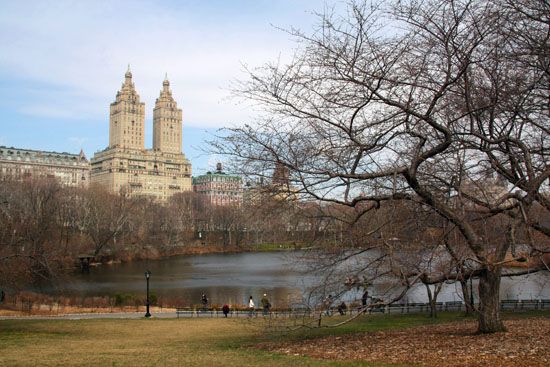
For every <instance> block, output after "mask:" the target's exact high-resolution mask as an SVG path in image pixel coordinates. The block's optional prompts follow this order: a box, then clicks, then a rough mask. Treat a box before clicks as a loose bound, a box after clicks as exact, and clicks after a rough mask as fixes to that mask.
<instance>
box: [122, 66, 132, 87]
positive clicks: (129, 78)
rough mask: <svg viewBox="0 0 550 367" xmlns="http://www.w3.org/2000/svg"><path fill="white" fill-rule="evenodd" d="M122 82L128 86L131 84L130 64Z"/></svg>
mask: <svg viewBox="0 0 550 367" xmlns="http://www.w3.org/2000/svg"><path fill="white" fill-rule="evenodd" d="M124 80H125V84H129V83H131V82H132V72H131V71H130V64H128V70H126V74H124Z"/></svg>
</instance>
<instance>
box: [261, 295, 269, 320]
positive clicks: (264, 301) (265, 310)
mask: <svg viewBox="0 0 550 367" xmlns="http://www.w3.org/2000/svg"><path fill="white" fill-rule="evenodd" d="M260 302H261V304H262V309H263V315H264V316H267V315H268V314H269V309H270V308H271V303H269V299H268V298H267V294H266V293H264V296H263V297H262V299H261V300H260Z"/></svg>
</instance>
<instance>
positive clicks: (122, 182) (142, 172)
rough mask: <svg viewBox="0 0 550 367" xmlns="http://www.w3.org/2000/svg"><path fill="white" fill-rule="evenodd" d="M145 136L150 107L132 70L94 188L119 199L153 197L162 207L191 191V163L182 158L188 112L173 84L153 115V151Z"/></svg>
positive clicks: (97, 158) (114, 107)
mask: <svg viewBox="0 0 550 367" xmlns="http://www.w3.org/2000/svg"><path fill="white" fill-rule="evenodd" d="M144 136H145V104H144V103H143V102H141V101H140V97H139V95H138V94H137V92H136V89H135V86H134V83H133V81H132V73H131V72H130V69H129V68H128V71H127V72H126V74H125V77H124V83H123V84H122V87H121V89H120V91H118V92H117V94H116V99H115V101H114V102H113V103H111V107H110V116H109V146H108V147H107V148H106V149H105V150H103V151H101V152H97V153H96V154H94V157H93V158H92V160H91V167H92V168H91V182H92V183H97V184H100V185H102V186H104V187H105V188H107V189H108V190H109V191H110V192H113V193H126V194H129V195H148V196H153V197H155V198H156V199H158V200H160V201H165V200H167V199H168V198H169V197H170V196H172V195H173V194H176V193H178V192H184V191H191V190H192V186H191V163H190V162H189V160H188V159H187V158H186V157H185V155H184V154H183V152H182V110H181V109H179V108H178V107H177V103H176V101H175V100H174V98H173V97H172V91H171V90H170V82H169V81H168V79H167V78H165V79H164V81H163V83H162V90H161V92H160V96H159V98H157V100H156V103H155V108H154V110H153V149H145V139H144Z"/></svg>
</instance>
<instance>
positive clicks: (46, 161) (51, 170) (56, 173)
mask: <svg viewBox="0 0 550 367" xmlns="http://www.w3.org/2000/svg"><path fill="white" fill-rule="evenodd" d="M0 174H1V175H2V176H7V177H12V178H14V179H17V180H19V179H25V178H30V177H45V178H55V179H57V180H58V181H59V182H60V183H61V184H62V185H63V186H73V187H87V186H88V185H89V183H90V162H89V161H88V160H87V159H86V156H85V155H84V152H82V151H81V152H80V154H71V153H58V152H47V151H41V150H30V149H19V148H8V147H4V146H0Z"/></svg>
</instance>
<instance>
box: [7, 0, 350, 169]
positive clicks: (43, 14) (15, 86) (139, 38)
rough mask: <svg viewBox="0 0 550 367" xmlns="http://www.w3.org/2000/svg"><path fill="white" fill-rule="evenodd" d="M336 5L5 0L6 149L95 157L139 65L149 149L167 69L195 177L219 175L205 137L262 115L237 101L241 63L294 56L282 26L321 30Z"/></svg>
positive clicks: (246, 0)
mask: <svg viewBox="0 0 550 367" xmlns="http://www.w3.org/2000/svg"><path fill="white" fill-rule="evenodd" d="M327 4H328V6H332V5H333V4H340V2H339V1H336V0H334V1H329V0H327V1H325V0H294V1H292V0H271V1H267V0H231V1H229V0H227V1H222V0H203V1H200V0H195V1H191V0H188V1H140V0H134V1H107V0H105V1H100V0H96V1H94V0H89V1H86V0H74V1H63V0H56V1H28V0H25V1H18V0H12V1H8V0H0V9H1V11H0V145H7V146H14V147H21V148H29V149H43V150H53V151H67V152H73V153H77V152H79V151H80V149H81V148H82V149H84V152H85V153H86V155H87V156H88V157H91V156H93V153H94V152H96V151H98V150H101V149H104V148H105V147H106V146H107V145H108V137H109V125H108V121H109V120H108V119H109V104H110V103H111V102H112V101H113V100H114V98H115V94H116V91H117V90H118V89H119V88H120V85H121V83H122V81H123V79H124V72H125V71H126V68H127V65H128V63H129V64H130V65H131V69H132V73H133V77H134V82H135V85H136V89H137V91H138V93H139V94H140V96H141V99H142V101H143V102H145V108H146V117H145V120H146V137H145V139H146V140H145V141H146V143H145V145H146V147H150V146H151V145H152V114H153V112H152V111H153V106H154V101H155V98H156V97H157V96H158V94H159V92H160V89H161V88H162V80H163V79H164V74H165V73H168V78H169V80H170V83H171V88H172V91H173V95H174V97H175V99H176V101H177V102H178V105H179V107H180V108H182V109H183V120H184V128H183V140H184V144H183V145H184V146H183V149H184V152H185V154H186V155H187V157H188V158H190V159H191V162H192V163H193V170H194V173H195V174H196V173H203V172H205V171H207V170H209V169H213V168H214V165H215V161H216V160H217V158H215V157H209V156H208V155H205V154H204V153H202V152H201V149H200V148H201V146H203V141H204V139H205V138H206V137H207V136H208V135H209V134H213V133H215V131H216V130H217V129H218V128H223V127H227V126H232V125H238V124H242V123H244V122H250V121H252V120H253V118H254V111H253V110H252V109H251V108H250V106H247V105H246V103H238V101H235V100H232V99H231V98H229V91H228V90H229V88H230V85H231V82H232V81H234V80H237V79H243V78H245V74H244V73H243V71H242V65H243V64H245V65H248V66H252V67H254V66H260V65H262V64H263V63H265V62H268V61H272V60H275V59H277V58H279V57H280V58H281V59H282V60H285V59H287V58H289V57H291V55H292V52H293V48H294V47H295V44H294V43H293V42H292V40H291V39H290V37H289V36H288V34H286V33H285V32H282V31H280V30H277V29H275V27H281V28H289V27H290V26H295V27H298V28H300V29H303V30H305V31H306V32H310V31H311V30H312V26H313V24H314V23H315V22H316V19H315V17H314V16H313V14H312V13H313V12H315V11H317V12H322V11H323V9H325V8H326V7H327Z"/></svg>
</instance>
